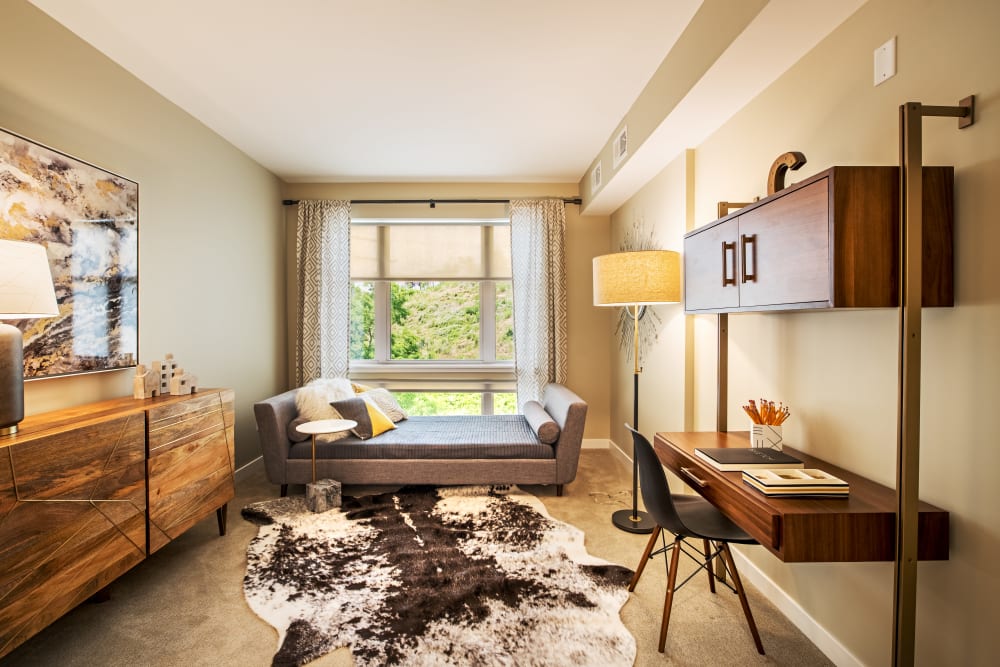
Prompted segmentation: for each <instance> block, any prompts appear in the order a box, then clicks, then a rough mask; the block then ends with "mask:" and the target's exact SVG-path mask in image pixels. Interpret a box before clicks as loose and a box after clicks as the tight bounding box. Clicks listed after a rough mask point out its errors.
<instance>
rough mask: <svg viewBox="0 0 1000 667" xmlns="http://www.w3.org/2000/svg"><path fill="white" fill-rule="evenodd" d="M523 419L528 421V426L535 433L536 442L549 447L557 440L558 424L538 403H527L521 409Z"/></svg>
mask: <svg viewBox="0 0 1000 667" xmlns="http://www.w3.org/2000/svg"><path fill="white" fill-rule="evenodd" d="M522 411H523V412H524V418H525V419H527V420H528V425H529V426H531V430H533V431H534V432H535V435H536V436H537V437H538V441H539V442H541V443H543V444H546V445H551V444H553V443H554V442H555V441H556V440H558V439H559V424H557V423H556V422H555V420H553V419H552V416H551V415H550V414H549V413H548V412H546V411H545V408H543V407H542V404H541V403H539V402H538V401H528V402H526V403H525V404H524V408H522Z"/></svg>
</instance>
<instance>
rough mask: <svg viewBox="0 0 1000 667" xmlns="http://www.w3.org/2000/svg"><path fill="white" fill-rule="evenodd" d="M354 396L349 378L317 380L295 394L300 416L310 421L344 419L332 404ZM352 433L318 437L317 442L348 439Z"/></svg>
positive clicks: (341, 432) (343, 432)
mask: <svg viewBox="0 0 1000 667" xmlns="http://www.w3.org/2000/svg"><path fill="white" fill-rule="evenodd" d="M352 396H354V389H353V388H352V387H351V381H350V380H348V379H347V378H317V379H315V380H313V381H312V382H310V383H309V384H307V385H306V386H304V387H302V388H300V389H299V390H298V391H297V392H296V393H295V407H296V408H297V409H298V411H299V416H300V417H304V418H305V419H306V420H308V421H319V420H321V419H342V417H341V416H340V413H339V412H337V410H336V408H334V407H333V406H332V405H330V403H332V402H333V401H339V400H341V399H344V398H351V397H352ZM349 433H350V431H340V432H338V433H330V434H327V435H318V436H316V441H317V442H334V441H336V440H340V439H341V438H346V437H347V435H348V434H349Z"/></svg>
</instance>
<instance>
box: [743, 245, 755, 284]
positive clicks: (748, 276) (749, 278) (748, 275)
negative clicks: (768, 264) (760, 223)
mask: <svg viewBox="0 0 1000 667" xmlns="http://www.w3.org/2000/svg"><path fill="white" fill-rule="evenodd" d="M748 245H752V246H753V248H751V252H750V256H751V258H752V262H753V271H752V272H751V271H747V264H749V262H747V246H748ZM740 264H741V266H740V271H741V273H742V274H743V282H745V283H755V282H757V235H756V234H750V235H749V236H748V235H746V234H740Z"/></svg>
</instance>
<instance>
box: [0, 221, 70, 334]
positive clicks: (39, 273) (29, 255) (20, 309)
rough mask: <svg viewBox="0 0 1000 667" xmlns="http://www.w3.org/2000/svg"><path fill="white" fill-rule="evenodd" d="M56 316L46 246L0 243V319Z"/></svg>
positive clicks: (57, 307)
mask: <svg viewBox="0 0 1000 667" xmlns="http://www.w3.org/2000/svg"><path fill="white" fill-rule="evenodd" d="M58 314H59V306H58V305H57V304H56V292H55V289H54V288H53V287H52V271H51V270H50V269H49V260H48V257H47V256H46V254H45V247H44V246H40V245H38V244H36V243H25V242H23V241H5V240H0V319H2V320H20V319H26V318H30V317H52V316H55V315H58Z"/></svg>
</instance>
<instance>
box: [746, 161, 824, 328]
mask: <svg viewBox="0 0 1000 667" xmlns="http://www.w3.org/2000/svg"><path fill="white" fill-rule="evenodd" d="M828 193H829V179H826V178H824V179H821V180H819V181H816V182H815V183H813V184H811V185H807V186H806V187H804V188H801V189H799V190H797V191H796V192H795V193H794V195H795V196H785V197H781V198H779V199H776V200H774V201H772V202H768V203H767V204H766V205H764V206H760V207H758V208H755V209H753V210H752V211H749V212H748V213H745V214H743V215H741V216H739V218H738V220H739V239H738V241H737V250H738V254H739V256H740V264H741V266H740V275H739V276H738V279H739V283H740V299H739V301H740V306H741V307H744V308H746V307H749V308H753V307H757V306H778V305H785V304H787V305H795V304H804V303H816V302H827V303H828V305H832V304H830V303H829V301H830V299H831V289H830V285H831V282H830V280H831V277H830V276H831V274H830V225H829V217H830V216H829V196H828Z"/></svg>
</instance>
